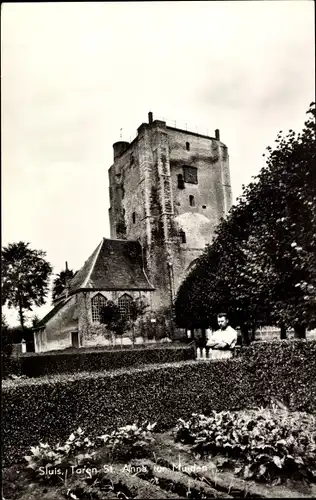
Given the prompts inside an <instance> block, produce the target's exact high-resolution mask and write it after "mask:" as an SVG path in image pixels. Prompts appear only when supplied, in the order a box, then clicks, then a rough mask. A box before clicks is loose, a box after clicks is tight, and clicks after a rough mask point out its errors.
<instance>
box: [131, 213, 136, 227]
mask: <svg viewBox="0 0 316 500" xmlns="http://www.w3.org/2000/svg"><path fill="white" fill-rule="evenodd" d="M132 217H133V224H135V222H136V214H135V212H133V215H132Z"/></svg>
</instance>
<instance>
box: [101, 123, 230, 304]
mask: <svg viewBox="0 0 316 500" xmlns="http://www.w3.org/2000/svg"><path fill="white" fill-rule="evenodd" d="M137 132H138V133H137V137H136V138H135V139H134V140H133V141H132V142H131V143H128V142H122V141H120V142H116V143H115V144H114V145H113V148H114V163H113V165H112V166H111V167H110V169H109V185H110V188H109V189H110V209H109V217H110V227H111V238H113V239H128V240H138V241H140V242H141V244H142V247H143V252H144V262H145V270H146V273H147V276H148V278H149V280H150V282H151V283H152V285H153V286H154V287H155V288H156V291H155V292H154V294H153V304H152V306H153V308H154V309H159V308H160V307H161V306H169V305H170V304H171V303H172V302H173V300H174V298H175V296H176V292H177V290H178V287H179V285H180V283H181V282H182V280H183V279H184V277H185V275H186V274H187V272H188V270H189V268H190V266H191V265H192V263H193V261H194V260H195V259H196V258H197V257H198V256H199V255H200V254H201V252H202V251H203V250H204V248H205V245H206V244H207V243H211V242H212V239H213V236H214V229H215V227H216V226H217V224H218V223H219V221H220V218H221V217H222V216H224V215H225V214H226V213H227V211H228V210H229V209H230V207H231V204H232V193H231V185H230V173H229V160H228V152H227V147H226V146H225V145H224V144H223V143H222V142H221V141H220V136H219V130H216V131H215V137H208V136H205V135H201V134H198V133H194V132H189V131H186V130H180V129H177V128H173V127H169V126H167V125H166V122H164V121H160V120H153V115H152V113H149V114H148V123H142V124H141V126H140V127H139V128H138V131H137Z"/></svg>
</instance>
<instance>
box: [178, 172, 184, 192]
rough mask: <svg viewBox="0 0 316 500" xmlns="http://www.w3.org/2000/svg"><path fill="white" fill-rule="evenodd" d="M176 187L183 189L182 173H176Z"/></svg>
mask: <svg viewBox="0 0 316 500" xmlns="http://www.w3.org/2000/svg"><path fill="white" fill-rule="evenodd" d="M178 188H179V189H184V179H183V175H182V174H179V175H178Z"/></svg>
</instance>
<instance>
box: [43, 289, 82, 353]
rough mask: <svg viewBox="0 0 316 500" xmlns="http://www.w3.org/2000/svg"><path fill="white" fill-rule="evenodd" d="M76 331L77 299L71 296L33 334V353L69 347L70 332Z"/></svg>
mask: <svg viewBox="0 0 316 500" xmlns="http://www.w3.org/2000/svg"><path fill="white" fill-rule="evenodd" d="M74 331H78V316H77V297H76V296H73V297H71V299H70V300H69V301H68V302H67V303H66V304H65V305H64V306H63V308H62V309H60V311H58V312H57V313H56V314H55V315H54V316H53V317H52V318H51V319H50V320H48V322H47V324H46V327H45V329H41V330H36V331H35V332H34V345H35V352H46V351H53V350H58V349H65V348H67V347H71V332H74Z"/></svg>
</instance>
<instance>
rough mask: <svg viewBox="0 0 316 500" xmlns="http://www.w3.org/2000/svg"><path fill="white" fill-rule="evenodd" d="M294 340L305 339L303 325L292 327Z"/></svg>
mask: <svg viewBox="0 0 316 500" xmlns="http://www.w3.org/2000/svg"><path fill="white" fill-rule="evenodd" d="M294 338H295V339H306V328H305V326H304V325H295V326H294Z"/></svg>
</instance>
